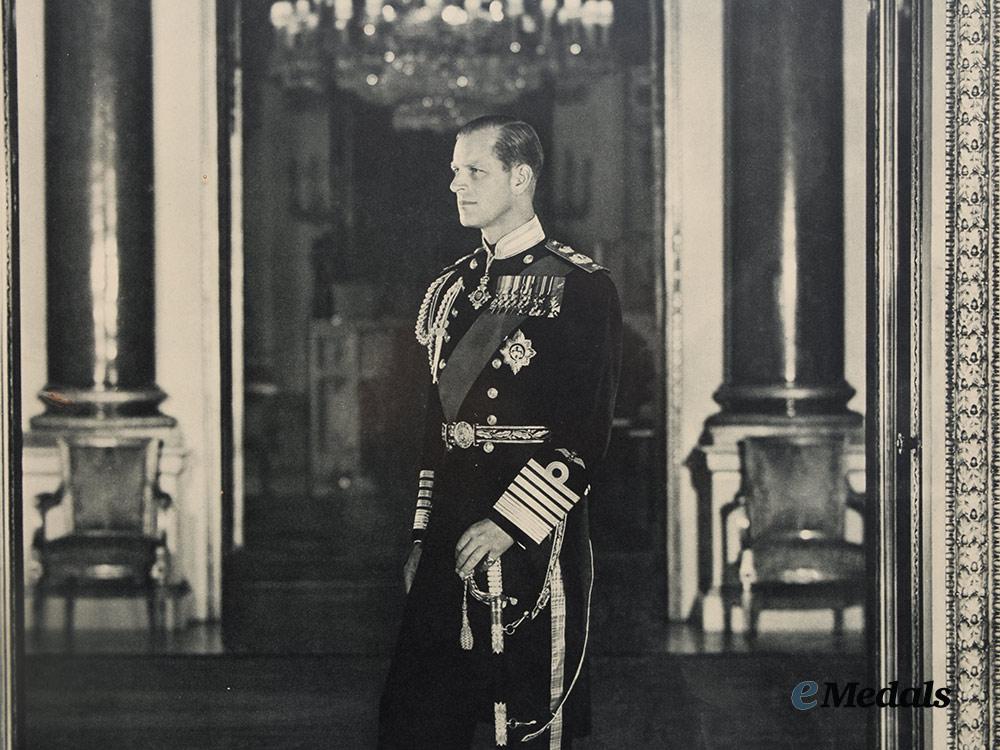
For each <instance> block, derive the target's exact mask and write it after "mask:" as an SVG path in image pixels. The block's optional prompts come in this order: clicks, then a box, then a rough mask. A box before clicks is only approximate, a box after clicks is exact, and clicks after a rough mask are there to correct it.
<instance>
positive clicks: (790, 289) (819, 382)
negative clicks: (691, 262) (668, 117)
mask: <svg viewBox="0 0 1000 750" xmlns="http://www.w3.org/2000/svg"><path fill="white" fill-rule="evenodd" d="M725 7H726V37H725V38H726V42H725V45H726V46H725V50H726V60H725V75H726V80H725V105H726V120H725V129H726V130H725V132H726V178H727V181H726V198H727V200H726V279H725V281H726V310H725V321H726V329H725V382H724V383H723V384H722V386H721V387H720V388H719V389H718V391H717V392H716V395H715V398H716V400H717V401H718V402H719V404H720V405H721V406H722V411H723V414H724V415H725V416H726V417H733V416H736V415H745V414H758V415H784V416H789V417H794V416H799V415H817V414H825V415H834V414H844V413H846V409H847V402H848V400H849V399H850V398H851V396H852V395H853V393H854V391H853V389H852V388H851V387H850V386H849V385H848V384H847V383H846V382H845V381H844V250H843V244H844V177H843V172H844V153H843V151H844V150H843V134H844V127H843V126H844V122H843V72H842V69H843V65H842V62H843V50H842V36H843V34H842V19H841V2H840V0H813V1H812V2H806V3H804V2H801V0H753V1H748V0H730V1H729V2H727V3H726V6H725ZM736 420H737V421H742V417H740V416H736Z"/></svg>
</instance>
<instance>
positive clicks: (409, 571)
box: [403, 542, 424, 594]
mask: <svg viewBox="0 0 1000 750" xmlns="http://www.w3.org/2000/svg"><path fill="white" fill-rule="evenodd" d="M423 546H424V545H422V544H421V543H420V542H414V544H413V547H412V549H410V555H409V557H407V558H406V562H405V563H403V586H404V587H406V593H407V594H409V593H410V586H412V585H413V577H414V576H415V575H416V574H417V565H418V564H419V563H420V550H421V549H422V548H423Z"/></svg>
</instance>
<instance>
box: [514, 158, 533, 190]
mask: <svg viewBox="0 0 1000 750" xmlns="http://www.w3.org/2000/svg"><path fill="white" fill-rule="evenodd" d="M510 173H511V174H510V176H511V190H513V191H514V195H521V194H522V193H524V192H526V191H527V190H528V188H529V187H530V186H531V178H532V177H533V176H534V175H533V173H532V171H531V167H529V166H528V165H527V164H515V165H514V166H513V167H511V170H510Z"/></svg>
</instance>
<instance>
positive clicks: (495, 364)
mask: <svg viewBox="0 0 1000 750" xmlns="http://www.w3.org/2000/svg"><path fill="white" fill-rule="evenodd" d="M490 364H491V365H493V369H494V370H499V369H500V366H501V365H502V364H503V362H501V361H500V360H499V359H494V360H493V361H492V362H490Z"/></svg>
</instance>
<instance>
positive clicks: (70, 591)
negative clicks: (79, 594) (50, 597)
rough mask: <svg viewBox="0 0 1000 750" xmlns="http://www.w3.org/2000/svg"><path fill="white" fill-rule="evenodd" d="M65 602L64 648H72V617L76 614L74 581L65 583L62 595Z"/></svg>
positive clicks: (69, 649)
mask: <svg viewBox="0 0 1000 750" xmlns="http://www.w3.org/2000/svg"><path fill="white" fill-rule="evenodd" d="M63 601H64V602H65V609H64V622H63V629H64V631H65V633H66V650H67V651H72V650H73V630H74V618H75V615H76V582H75V581H73V580H70V581H69V582H67V584H66V593H65V595H64V597H63Z"/></svg>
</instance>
